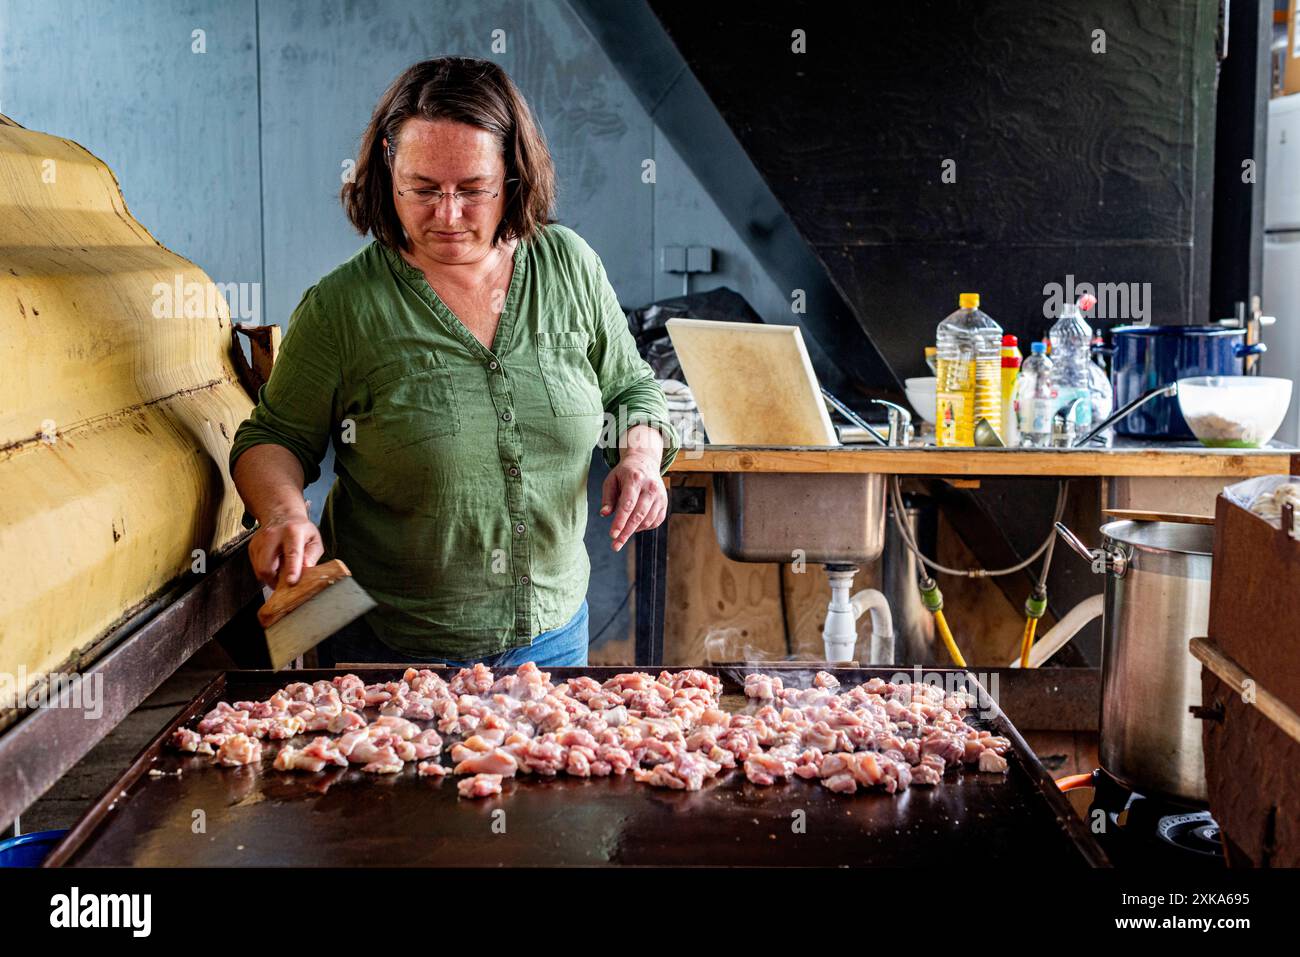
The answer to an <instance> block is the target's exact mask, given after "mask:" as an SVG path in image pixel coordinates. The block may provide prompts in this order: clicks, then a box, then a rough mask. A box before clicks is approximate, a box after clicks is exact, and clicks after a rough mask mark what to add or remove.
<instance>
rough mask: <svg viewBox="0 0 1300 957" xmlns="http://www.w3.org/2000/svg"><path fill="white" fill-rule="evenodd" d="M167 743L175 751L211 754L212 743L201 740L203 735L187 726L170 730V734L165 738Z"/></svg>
mask: <svg viewBox="0 0 1300 957" xmlns="http://www.w3.org/2000/svg"><path fill="white" fill-rule="evenodd" d="M167 743H168V745H170V746H171V747H173V748H175V749H176V750H177V751H187V752H189V753H191V754H212V745H210V744H208V743H207V742H206V741H204V740H203V735H201V734H199V733H198V732H197V731H191V730H190V729H189V728H177V729H176V730H175V731H173V732H172V736H171V737H170V738H168V739H167Z"/></svg>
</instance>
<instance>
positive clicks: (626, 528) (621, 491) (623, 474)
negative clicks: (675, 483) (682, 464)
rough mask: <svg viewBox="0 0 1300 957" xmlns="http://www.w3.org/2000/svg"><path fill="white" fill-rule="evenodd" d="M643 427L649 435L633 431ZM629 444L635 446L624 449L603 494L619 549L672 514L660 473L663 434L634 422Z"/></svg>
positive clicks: (603, 510) (605, 512) (603, 509)
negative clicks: (634, 536) (611, 517)
mask: <svg viewBox="0 0 1300 957" xmlns="http://www.w3.org/2000/svg"><path fill="white" fill-rule="evenodd" d="M641 429H644V430H645V432H648V433H649V435H636V436H633V435H632V433H633V432H634V431H638V430H641ZM650 436H653V438H650ZM638 439H639V440H641V441H637V440H638ZM627 444H628V445H629V446H632V447H631V448H625V449H624V450H623V451H622V453H621V455H620V457H619V462H618V465H616V466H615V467H614V468H613V469H611V470H610V473H609V475H607V476H605V483H604V485H603V486H602V487H601V496H600V500H601V506H600V514H601V515H609V514H611V513H613V516H614V520H613V522H612V523H611V525H610V529H609V534H610V537H611V538H613V539H614V542H613V549H614V551H616V552H617V551H619V550H620V549H622V547H623V546H624V544H626V543H627V540H628V539H629V538H631V537H632V535H633V534H635V533H636V532H639V531H641V530H642V529H650V528H657V527H658V526H659V525H660V523H662V522H663V520H664V518H665V517H667V515H668V490H667V489H666V488H664V480H663V479H662V478H660V476H659V464H660V461H661V459H662V458H663V438H662V436H660V434H659V432H658V430H657V429H651V428H647V427H646V426H634V427H633V428H632V429H629V430H628V436H627ZM655 446H658V449H657V450H656V448H655Z"/></svg>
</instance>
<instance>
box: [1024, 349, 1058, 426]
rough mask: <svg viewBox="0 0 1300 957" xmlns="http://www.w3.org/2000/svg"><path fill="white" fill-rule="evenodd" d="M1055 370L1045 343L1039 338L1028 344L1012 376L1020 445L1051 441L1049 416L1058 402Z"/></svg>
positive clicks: (1053, 413) (1051, 415)
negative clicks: (1025, 354)
mask: <svg viewBox="0 0 1300 957" xmlns="http://www.w3.org/2000/svg"><path fill="white" fill-rule="evenodd" d="M1055 371H1056V370H1055V363H1053V362H1052V360H1051V359H1050V358H1048V355H1047V346H1046V345H1045V344H1044V343H1041V342H1035V343H1034V344H1033V345H1031V346H1030V353H1029V358H1028V359H1026V360H1025V361H1024V362H1023V363H1021V365H1020V375H1018V376H1017V377H1016V398H1015V409H1016V422H1017V425H1018V428H1019V431H1020V445H1021V447H1022V448H1026V447H1027V448H1046V447H1047V446H1050V445H1051V444H1052V417H1053V416H1055V415H1056V408H1057V404H1058V402H1059V396H1058V394H1057V388H1056V381H1055V379H1056V377H1055Z"/></svg>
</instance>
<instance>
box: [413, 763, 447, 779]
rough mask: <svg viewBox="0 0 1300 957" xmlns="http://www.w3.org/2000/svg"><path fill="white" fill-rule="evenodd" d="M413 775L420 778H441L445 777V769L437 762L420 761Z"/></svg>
mask: <svg viewBox="0 0 1300 957" xmlns="http://www.w3.org/2000/svg"><path fill="white" fill-rule="evenodd" d="M415 773H416V774H418V775H419V776H420V777H422V778H443V777H446V776H447V769H446V768H445V767H443V766H442V765H441V764H439V763H438V762H437V761H421V762H420V763H419V764H418V765H416V768H415Z"/></svg>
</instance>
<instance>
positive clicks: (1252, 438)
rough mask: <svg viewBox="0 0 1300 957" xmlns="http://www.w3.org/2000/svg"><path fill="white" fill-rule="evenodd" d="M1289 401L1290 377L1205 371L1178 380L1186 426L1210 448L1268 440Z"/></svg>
mask: <svg viewBox="0 0 1300 957" xmlns="http://www.w3.org/2000/svg"><path fill="white" fill-rule="evenodd" d="M1290 404H1291V380H1290V379H1273V378H1269V377H1268V376H1257V375H1224V376H1219V375H1207V376H1196V377H1195V378H1191V379H1179V380H1178V408H1179V409H1180V410H1181V411H1182V413H1183V418H1184V419H1186V420H1187V427H1188V428H1190V429H1191V430H1192V434H1193V435H1195V436H1196V437H1197V438H1198V439H1200V440H1201V444H1202V445H1208V446H1210V447H1212V448H1236V449H1254V448H1259V447H1260V446H1261V445H1267V444H1268V443H1269V441H1270V440H1271V439H1272V438H1273V436H1274V434H1276V432H1277V430H1278V429H1279V428H1280V427H1281V425H1282V420H1283V419H1284V418H1286V410H1287V407H1288V406H1290Z"/></svg>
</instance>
